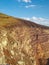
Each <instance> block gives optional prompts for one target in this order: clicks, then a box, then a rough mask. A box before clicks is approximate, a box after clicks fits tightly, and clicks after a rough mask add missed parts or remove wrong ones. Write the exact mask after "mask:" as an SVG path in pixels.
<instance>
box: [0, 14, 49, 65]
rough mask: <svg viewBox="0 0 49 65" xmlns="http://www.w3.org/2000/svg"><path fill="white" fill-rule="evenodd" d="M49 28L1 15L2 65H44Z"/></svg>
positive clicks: (0, 47)
mask: <svg viewBox="0 0 49 65" xmlns="http://www.w3.org/2000/svg"><path fill="white" fill-rule="evenodd" d="M48 58H49V27H47V26H43V25H39V24H36V23H34V22H32V21H28V20H23V19H19V18H15V17H12V16H8V15H6V14H2V13H0V64H2V63H3V64H11V65H44V64H46V63H47V59H48Z"/></svg>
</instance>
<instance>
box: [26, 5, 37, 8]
mask: <svg viewBox="0 0 49 65" xmlns="http://www.w3.org/2000/svg"><path fill="white" fill-rule="evenodd" d="M35 6H36V5H27V6H25V7H26V8H32V7H35Z"/></svg>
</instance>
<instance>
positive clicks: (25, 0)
mask: <svg viewBox="0 0 49 65" xmlns="http://www.w3.org/2000/svg"><path fill="white" fill-rule="evenodd" d="M22 1H23V2H26V3H28V2H29V3H31V0H22Z"/></svg>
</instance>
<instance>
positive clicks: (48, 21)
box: [23, 16, 49, 26]
mask: <svg viewBox="0 0 49 65" xmlns="http://www.w3.org/2000/svg"><path fill="white" fill-rule="evenodd" d="M23 19H26V20H30V21H33V22H35V23H37V24H41V25H46V26H49V19H45V18H42V17H35V16H33V17H31V18H26V17H24V18H23Z"/></svg>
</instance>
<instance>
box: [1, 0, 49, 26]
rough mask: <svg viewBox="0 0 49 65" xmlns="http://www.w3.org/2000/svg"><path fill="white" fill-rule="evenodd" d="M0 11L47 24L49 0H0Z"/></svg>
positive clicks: (48, 24) (48, 21)
mask: <svg viewBox="0 0 49 65" xmlns="http://www.w3.org/2000/svg"><path fill="white" fill-rule="evenodd" d="M0 13H4V14H7V15H10V16H14V17H17V18H23V19H26V20H31V21H32V22H35V23H38V24H42V25H46V26H49V0H0Z"/></svg>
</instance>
